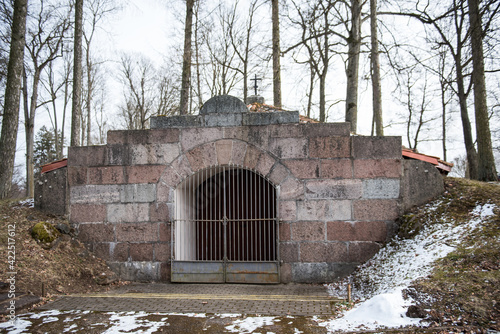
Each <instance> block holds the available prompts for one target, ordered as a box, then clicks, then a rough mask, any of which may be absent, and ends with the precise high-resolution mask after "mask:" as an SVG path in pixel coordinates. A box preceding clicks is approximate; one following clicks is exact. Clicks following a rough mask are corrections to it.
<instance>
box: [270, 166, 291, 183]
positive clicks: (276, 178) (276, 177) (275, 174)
mask: <svg viewBox="0 0 500 334" xmlns="http://www.w3.org/2000/svg"><path fill="white" fill-rule="evenodd" d="M289 174H290V173H289V172H288V170H287V169H286V168H285V167H284V166H283V165H282V164H279V163H276V164H275V165H274V167H273V169H272V170H271V173H270V174H269V180H270V181H271V182H272V183H273V184H280V183H281V182H282V181H283V180H284V179H286V178H287V177H288V175H289Z"/></svg>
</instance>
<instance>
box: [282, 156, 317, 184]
mask: <svg viewBox="0 0 500 334" xmlns="http://www.w3.org/2000/svg"><path fill="white" fill-rule="evenodd" d="M284 163H285V165H286V166H287V167H288V168H289V169H290V171H291V172H292V174H293V175H294V176H295V177H296V178H299V179H313V178H317V177H320V167H319V161H318V160H286V161H284Z"/></svg>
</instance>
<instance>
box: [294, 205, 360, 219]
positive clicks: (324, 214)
mask: <svg viewBox="0 0 500 334" xmlns="http://www.w3.org/2000/svg"><path fill="white" fill-rule="evenodd" d="M297 219H298V220H313V221H317V220H322V221H331V220H351V201H348V200H339V201H337V200H306V201H299V202H297Z"/></svg>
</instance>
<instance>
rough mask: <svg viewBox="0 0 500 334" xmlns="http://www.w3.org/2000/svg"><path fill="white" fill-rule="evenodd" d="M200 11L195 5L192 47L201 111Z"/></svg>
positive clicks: (198, 4)
mask: <svg viewBox="0 0 500 334" xmlns="http://www.w3.org/2000/svg"><path fill="white" fill-rule="evenodd" d="M199 10H200V3H199V2H198V3H197V6H196V11H195V26H194V47H195V57H196V90H197V92H198V93H197V95H198V108H200V109H201V107H202V106H203V95H202V92H201V73H200V45H199V44H200V41H199V40H198V23H199V18H198V13H199Z"/></svg>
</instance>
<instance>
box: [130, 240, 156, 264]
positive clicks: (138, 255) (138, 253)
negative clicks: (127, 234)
mask: <svg viewBox="0 0 500 334" xmlns="http://www.w3.org/2000/svg"><path fill="white" fill-rule="evenodd" d="M129 247H130V248H129V252H130V253H129V254H130V259H131V260H132V261H151V260H153V245H152V244H150V243H131V244H130V246H129Z"/></svg>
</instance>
